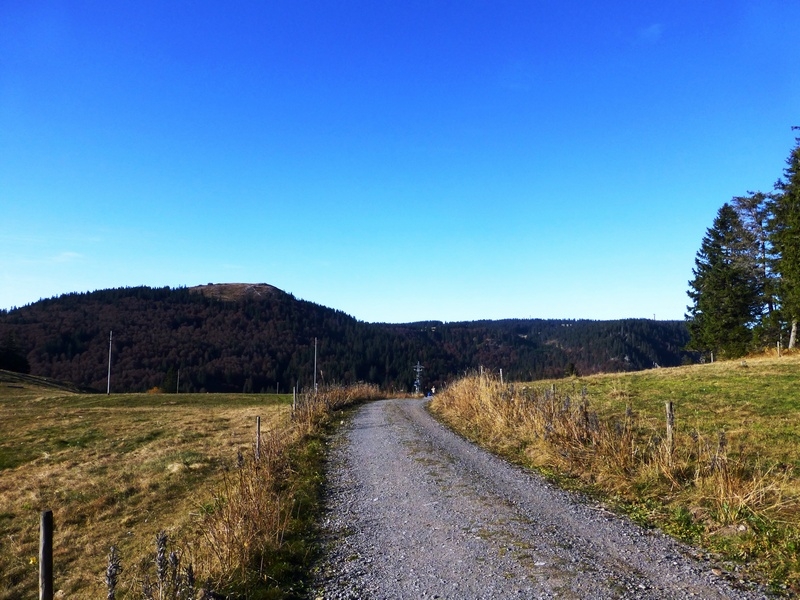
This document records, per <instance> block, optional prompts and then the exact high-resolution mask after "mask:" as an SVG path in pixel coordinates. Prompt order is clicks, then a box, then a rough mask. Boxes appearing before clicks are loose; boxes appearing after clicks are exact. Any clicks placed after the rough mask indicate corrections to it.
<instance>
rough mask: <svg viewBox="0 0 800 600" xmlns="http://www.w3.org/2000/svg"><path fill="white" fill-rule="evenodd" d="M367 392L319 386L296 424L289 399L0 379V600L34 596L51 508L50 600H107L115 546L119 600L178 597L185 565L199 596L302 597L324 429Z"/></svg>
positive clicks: (303, 403) (369, 393)
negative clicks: (163, 545)
mask: <svg viewBox="0 0 800 600" xmlns="http://www.w3.org/2000/svg"><path fill="white" fill-rule="evenodd" d="M376 394H378V392H377V390H375V389H372V388H367V387H363V388H356V389H349V390H340V389H329V390H325V391H324V393H321V394H320V395H319V396H318V397H317V400H316V401H313V400H312V399H309V398H305V399H302V400H301V402H300V405H299V406H298V408H297V410H296V411H294V413H293V411H292V405H291V397H288V396H275V395H242V394H233V395H224V394H192V395H189V394H180V395H174V394H171V395H161V394H153V395H146V394H136V395H111V396H100V395H86V394H78V393H70V392H68V391H65V390H63V389H61V390H60V389H53V388H42V387H37V386H36V385H35V383H27V382H20V381H13V382H3V381H0V599H2V600H6V599H8V600H10V599H12V598H21V597H34V596H35V595H36V589H37V578H38V565H37V554H38V518H39V512H40V511H41V510H44V509H52V510H53V511H54V517H55V523H56V532H55V544H54V563H55V586H56V590H59V592H60V596H59V597H69V598H98V597H105V596H106V583H105V581H104V579H105V574H106V567H107V557H108V554H109V549H110V547H111V546H112V545H113V546H115V547H116V549H117V557H118V559H119V561H120V564H121V565H122V569H123V570H122V572H121V573H118V575H117V578H116V579H117V584H116V590H115V594H116V597H117V598H142V597H148V594H150V595H152V596H153V597H160V598H166V597H180V596H179V595H178V589H177V586H178V582H179V580H180V581H181V582H183V583H182V584H185V583H186V581H185V579H186V570H187V568H188V565H190V564H191V565H192V573H193V574H192V578H193V579H196V580H197V594H198V595H197V596H196V597H199V594H200V588H201V587H202V585H204V583H205V582H206V580H209V579H210V582H211V583H210V584H209V587H213V588H214V589H215V590H217V591H222V592H224V593H226V594H231V595H232V596H233V597H240V598H253V599H255V598H292V597H300V596H299V594H300V593H301V592H300V591H299V590H300V589H301V588H302V586H303V583H302V577H301V574H302V572H303V568H304V565H305V564H307V561H308V560H309V559H310V556H311V545H310V542H309V540H310V539H311V538H310V531H311V530H310V529H309V527H310V526H311V524H312V523H313V515H314V511H315V506H316V502H318V488H319V483H320V475H319V473H320V469H319V461H320V456H321V453H322V451H323V445H322V441H321V439H320V433H319V432H320V428H321V427H323V426H324V423H325V422H326V421H327V420H328V419H329V418H330V415H331V412H332V411H336V410H339V409H340V408H341V407H342V406H344V405H346V404H347V403H351V402H355V401H357V400H359V399H367V398H369V397H374V396H375V395H376ZM256 416H260V417H261V424H262V439H261V444H260V450H261V452H260V456H259V460H255V456H254V446H255V444H254V441H255V420H256ZM162 531H164V532H166V533H167V539H168V540H169V544H170V547H171V548H172V549H173V551H174V552H175V557H174V558H175V560H179V561H180V565H181V567H180V569H178V568H177V567H175V568H174V569H173V571H174V578H173V579H174V580H170V581H166V580H164V581H162V580H161V578H160V573H159V572H158V570H159V568H160V567H159V566H158V559H157V556H156V553H155V551H156V544H155V541H156V537H157V535H158V534H159V533H160V532H162ZM168 554H169V553H166V554H165V555H166V556H167V558H169V556H168ZM170 564H172V563H170ZM170 568H172V567H170ZM148 585H149V590H150V591H149V592H148ZM170 586H171V587H170ZM169 593H172V594H173V595H172V596H169V595H168V594H169ZM181 593H182V592H181Z"/></svg>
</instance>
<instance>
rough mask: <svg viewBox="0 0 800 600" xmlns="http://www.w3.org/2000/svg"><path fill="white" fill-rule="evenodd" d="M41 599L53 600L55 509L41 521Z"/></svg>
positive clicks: (45, 513)
mask: <svg viewBox="0 0 800 600" xmlns="http://www.w3.org/2000/svg"><path fill="white" fill-rule="evenodd" d="M39 600H53V511H52V510H45V511H42V517H41V520H40V522H39Z"/></svg>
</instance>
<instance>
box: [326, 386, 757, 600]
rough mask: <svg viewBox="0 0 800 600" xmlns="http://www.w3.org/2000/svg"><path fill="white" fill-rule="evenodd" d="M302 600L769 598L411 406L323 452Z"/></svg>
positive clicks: (372, 417) (386, 404) (376, 417)
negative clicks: (315, 559) (321, 505)
mask: <svg viewBox="0 0 800 600" xmlns="http://www.w3.org/2000/svg"><path fill="white" fill-rule="evenodd" d="M327 479H328V483H327V498H326V507H325V514H324V516H323V522H322V523H321V526H322V531H323V538H324V540H323V541H324V556H323V558H322V559H321V561H320V564H319V565H318V568H317V573H316V582H315V586H314V590H313V592H312V598H324V599H326V600H337V599H349V598H374V599H379V598H515V597H516V598H573V599H581V600H594V599H601V598H603V599H605V598H641V599H653V600H655V599H659V600H663V599H672V598H674V599H676V600H678V599H681V600H683V599H685V598H703V599H709V600H710V599H723V598H725V599H733V600H745V599H748V600H749V599H756V598H767V597H768V596H767V594H766V593H765V592H764V591H763V590H761V589H759V588H757V587H756V586H754V585H752V584H748V583H746V582H744V581H740V580H739V579H738V577H736V576H735V574H731V573H726V572H725V571H723V570H722V569H721V568H720V567H719V566H718V565H716V564H713V563H712V562H711V561H710V560H709V559H708V558H707V557H704V556H703V555H701V554H700V553H699V552H698V551H696V550H694V549H692V548H690V547H688V546H685V545H683V544H681V543H679V542H676V541H674V540H672V539H671V538H668V537H667V536H665V535H663V534H661V533H659V532H657V531H652V530H645V529H642V528H641V527H639V526H638V525H636V524H634V523H632V522H631V521H630V520H628V519H626V518H624V517H619V516H617V515H614V514H612V513H611V512H609V511H607V510H605V509H604V508H603V506H602V505H599V504H597V503H594V502H593V501H591V500H588V499H586V498H583V497H581V496H578V495H575V494H572V493H569V492H565V491H563V490H560V489H558V488H556V487H554V486H552V485H551V484H549V483H547V482H545V481H544V480H542V479H541V478H540V477H538V476H536V475H535V474H532V473H529V472H526V471H523V470H522V469H520V468H518V467H515V466H512V465H510V464H508V463H506V462H504V461H502V460H500V459H498V458H496V457H494V456H492V455H490V454H488V453H486V452H484V451H483V450H480V449H479V448H477V447H476V446H474V445H472V444H470V443H469V442H467V441H465V440H463V439H462V438H460V437H458V436H456V435H454V434H453V433H452V432H451V431H449V430H448V429H446V428H445V427H444V426H442V425H441V424H439V423H438V422H437V421H435V420H434V419H433V418H432V417H431V416H430V415H429V414H428V413H427V411H426V410H425V406H424V402H423V401H417V400H384V401H379V402H372V403H369V404H366V405H364V406H362V407H360V408H359V409H358V411H357V412H356V413H355V415H354V416H353V417H352V420H351V421H350V422H349V423H348V424H346V426H345V427H343V428H342V429H341V431H340V432H339V433H338V434H337V436H336V437H335V438H334V439H333V440H332V448H331V453H330V459H329V464H328V473H327Z"/></svg>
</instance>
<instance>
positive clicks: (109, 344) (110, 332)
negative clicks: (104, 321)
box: [106, 331, 114, 396]
mask: <svg viewBox="0 0 800 600" xmlns="http://www.w3.org/2000/svg"><path fill="white" fill-rule="evenodd" d="M113 336H114V332H113V331H109V332H108V386H107V387H106V396H108V395H109V394H111V338H112V337H113Z"/></svg>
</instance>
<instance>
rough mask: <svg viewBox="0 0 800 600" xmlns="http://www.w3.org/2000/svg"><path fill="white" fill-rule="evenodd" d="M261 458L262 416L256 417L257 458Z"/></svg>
mask: <svg viewBox="0 0 800 600" xmlns="http://www.w3.org/2000/svg"><path fill="white" fill-rule="evenodd" d="M260 458H261V417H256V460H259V459H260Z"/></svg>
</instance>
